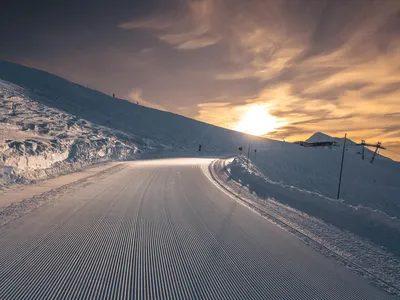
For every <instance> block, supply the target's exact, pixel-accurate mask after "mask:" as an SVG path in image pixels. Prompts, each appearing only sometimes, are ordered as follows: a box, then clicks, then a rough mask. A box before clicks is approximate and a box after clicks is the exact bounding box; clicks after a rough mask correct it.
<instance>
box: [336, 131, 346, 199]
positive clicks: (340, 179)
mask: <svg viewBox="0 0 400 300" xmlns="http://www.w3.org/2000/svg"><path fill="white" fill-rule="evenodd" d="M346 139H347V133H345V135H344V142H343V152H342V163H341V165H340V175H339V186H338V191H337V199H339V196H340V185H341V183H342V173H343V162H344V151H345V149H346Z"/></svg>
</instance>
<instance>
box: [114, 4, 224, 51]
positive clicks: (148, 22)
mask: <svg viewBox="0 0 400 300" xmlns="http://www.w3.org/2000/svg"><path fill="white" fill-rule="evenodd" d="M216 2H217V1H214V0H187V1H184V3H185V6H184V7H185V11H184V12H183V14H184V17H183V18H177V16H176V15H169V16H158V17H151V18H148V19H141V20H132V21H129V22H124V23H121V24H119V25H118V27H119V28H121V29H152V30H156V31H162V32H161V33H158V32H157V33H156V35H157V37H158V38H159V39H160V40H161V41H164V42H166V43H168V44H170V45H172V46H174V47H175V48H176V49H181V50H194V49H200V48H204V47H208V46H211V45H214V44H216V43H218V42H219V41H220V39H221V36H220V35H218V34H216V33H215V32H213V31H212V28H213V26H212V21H213V14H214V12H215V6H216ZM178 14H179V13H178Z"/></svg>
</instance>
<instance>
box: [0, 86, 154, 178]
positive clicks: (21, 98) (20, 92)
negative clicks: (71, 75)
mask: <svg viewBox="0 0 400 300" xmlns="http://www.w3.org/2000/svg"><path fill="white" fill-rule="evenodd" d="M0 136H1V139H0V157H1V161H0V186H1V185H7V184H9V183H13V182H22V183H23V182H32V181H35V180H39V179H44V178H48V177H50V176H54V175H60V174H63V173H67V172H71V171H73V170H76V169H80V168H82V167H83V166H85V165H88V164H93V163H96V162H101V161H108V160H123V159H132V158H134V157H136V156H137V155H138V154H139V153H140V148H139V145H138V144H137V143H136V142H135V141H136V140H135V138H134V137H132V136H129V135H126V134H121V133H118V132H117V131H113V130H111V129H109V128H105V127H103V126H100V125H97V124H93V123H91V122H89V121H87V120H83V119H78V118H77V117H75V116H73V115H70V114H68V113H65V112H63V111H60V110H57V109H54V108H50V107H47V106H46V105H42V104H40V103H38V102H36V101H33V100H32V99H31V98H30V96H29V94H28V93H27V91H26V90H24V89H23V88H21V87H18V86H15V85H13V84H10V83H8V82H5V81H1V80H0ZM146 146H147V145H146V144H144V143H142V144H140V147H141V148H143V149H144V148H145V147H146Z"/></svg>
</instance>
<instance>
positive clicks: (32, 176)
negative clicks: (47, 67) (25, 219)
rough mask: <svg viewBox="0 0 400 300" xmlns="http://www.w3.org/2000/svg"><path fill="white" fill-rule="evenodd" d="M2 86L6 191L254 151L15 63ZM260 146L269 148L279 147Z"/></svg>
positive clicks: (204, 127)
mask: <svg viewBox="0 0 400 300" xmlns="http://www.w3.org/2000/svg"><path fill="white" fill-rule="evenodd" d="M0 80H1V81H0V133H1V140H0V143H1V144H0V155H2V162H0V174H2V176H1V178H0V185H1V184H3V185H4V184H7V183H9V182H15V181H18V182H30V181H32V180H37V179H41V178H47V177H49V176H51V175H57V174H60V173H65V172H68V171H70V170H73V169H76V168H80V167H81V166H82V165H86V164H91V163H95V162H99V161H109V160H121V159H123V160H126V159H137V158H138V157H139V156H140V157H141V158H154V157H172V156H175V157H193V156H203V157H207V156H214V157H215V156H216V155H227V154H233V153H237V152H238V150H237V149H238V148H239V146H242V147H244V146H245V145H246V144H248V139H249V137H248V136H247V135H246V134H243V133H239V132H236V131H232V130H228V129H224V128H220V127H216V126H213V125H210V124H206V123H202V122H199V121H195V120H192V119H189V118H186V117H183V116H180V115H176V114H172V113H169V112H164V111H159V110H155V109H151V108H147V107H143V106H140V105H136V104H133V103H131V102H128V101H124V100H122V99H116V98H113V97H110V96H108V95H105V94H103V93H100V92H98V91H95V90H92V89H89V88H86V87H83V86H81V85H78V84H74V83H72V82H69V81H67V80H65V79H62V78H60V77H57V76H55V75H52V74H49V73H46V72H43V71H39V70H35V69H31V68H27V67H23V66H20V65H16V64H13V63H8V62H0ZM13 104H14V105H16V106H14V107H15V111H14V112H13ZM252 140H253V142H256V143H258V144H259V145H260V147H261V148H262V147H271V146H273V145H276V144H279V142H277V141H273V140H268V139H263V138H256V137H253V138H252ZM199 144H201V145H202V151H201V153H198V151H197V150H198V145H199Z"/></svg>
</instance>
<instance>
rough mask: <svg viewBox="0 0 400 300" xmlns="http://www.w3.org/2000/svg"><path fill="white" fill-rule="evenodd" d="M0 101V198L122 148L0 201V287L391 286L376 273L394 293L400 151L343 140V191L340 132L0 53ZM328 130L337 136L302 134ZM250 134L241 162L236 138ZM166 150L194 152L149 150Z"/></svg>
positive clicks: (150, 293)
mask: <svg viewBox="0 0 400 300" xmlns="http://www.w3.org/2000/svg"><path fill="white" fill-rule="evenodd" d="M0 101H1V105H0V118H1V121H0V132H1V140H0V153H1V155H2V161H1V162H0V171H1V178H0V187H1V191H0V199H1V198H4V197H7V195H8V193H10V192H13V193H16V191H18V190H21V191H20V193H22V194H23V192H24V184H27V183H28V184H31V185H32V184H33V186H34V185H35V183H40V182H46V180H50V179H51V178H53V179H52V180H54V181H55V186H57V180H58V179H57V176H59V175H62V174H68V173H71V172H73V171H76V170H81V169H84V168H86V167H88V166H91V165H98V164H99V163H106V162H111V161H125V162H122V163H121V164H119V165H116V166H110V167H109V168H107V166H106V165H105V167H104V168H103V167H101V168H102V169H101V170H102V171H99V173H96V174H93V175H91V176H88V177H87V178H82V179H80V180H78V181H75V182H70V183H68V184H62V183H61V182H60V183H59V186H58V187H56V188H52V189H50V190H48V191H47V192H43V193H40V194H37V195H26V198H25V199H24V200H22V201H21V202H18V203H13V204H11V205H9V206H6V207H2V206H1V205H0V219H1V220H0V221H1V222H0V241H1V243H2V245H6V247H2V250H1V252H0V257H1V258H2V259H1V268H0V269H1V270H2V272H1V273H0V291H2V292H0V296H1V297H0V298H2V297H3V296H6V297H8V298H9V297H29V298H37V299H39V298H43V297H56V296H58V297H62V298H70V299H73V298H76V297H78V298H82V297H88V298H99V297H104V298H107V297H108V298H124V297H125V298H141V299H148V298H157V297H159V298H160V297H161V298H177V299H179V298H182V299H196V298H198V299H204V298H212V299H216V298H226V299H233V298H236V299H244V298H247V299H251V298H255V299H260V298H264V299H265V297H267V298H268V299H313V298H315V299H337V298H338V297H339V295H341V296H340V297H341V299H380V298H381V297H382V299H385V298H386V296H385V294H381V293H379V292H377V290H376V289H375V288H371V286H378V287H379V289H381V290H384V291H385V292H386V293H387V295H389V294H391V295H395V296H398V297H400V292H399V289H400V286H399V282H400V277H399V276H400V275H399V272H398V270H399V269H400V261H399V253H400V249H399V248H398V245H400V238H399V237H400V223H399V217H400V211H399V207H400V205H399V199H400V182H399V180H400V168H399V166H400V164H399V163H397V162H394V161H392V160H390V159H387V158H385V157H384V156H381V155H379V154H378V155H377V158H376V160H375V162H374V164H370V163H369V159H370V157H371V155H372V152H371V151H369V150H367V151H366V158H365V160H361V157H360V155H359V154H357V152H359V147H358V146H356V145H355V143H354V142H352V141H349V144H348V145H349V146H348V149H347V151H346V155H345V167H344V173H343V185H342V192H341V196H340V199H339V200H337V199H335V191H336V188H337V180H338V173H339V165H340V157H341V145H340V143H341V140H340V139H336V140H335V141H337V142H338V143H339V146H338V147H333V148H332V149H329V148H321V149H310V148H303V147H301V146H299V145H294V144H290V143H283V142H279V141H274V140H269V139H263V138H257V137H249V136H247V135H245V134H242V133H238V132H234V131H230V130H227V129H223V128H219V127H216V126H212V125H208V124H205V123H202V122H198V121H195V120H191V119H188V118H185V117H181V116H179V115H175V114H171V113H167V112H162V111H157V110H154V109H150V108H146V107H142V106H138V105H136V104H132V103H129V102H127V101H124V100H121V99H115V98H113V97H110V96H107V95H104V94H101V93H99V92H97V91H94V90H90V89H87V88H85V87H82V86H79V85H75V84H73V83H71V82H68V81H66V80H64V79H62V78H59V77H57V76H54V75H51V74H48V73H45V72H42V71H38V70H33V69H29V68H25V67H22V66H18V65H15V64H11V63H6V62H0ZM111 107H112V108H113V110H111ZM110 112H112V113H110ZM321 138H322V139H324V141H325V140H326V139H334V138H331V137H329V136H326V135H323V134H321V133H318V134H316V135H314V136H313V137H311V139H310V141H320V140H321ZM249 142H250V145H251V148H250V150H251V151H250V153H251V156H250V161H247V158H246V157H244V156H243V155H238V150H237V149H238V147H240V146H241V147H243V148H244V151H243V152H244V153H246V151H247V149H246V148H247V145H248V144H249ZM199 144H201V145H202V146H203V147H202V148H203V151H202V152H201V153H199V152H198V151H197V149H198V145H199ZM254 149H257V153H256V154H255V153H254V152H253V150H254ZM166 157H188V159H186V160H184V159H183V160H182V159H181V160H180V159H177V160H171V159H168V160H159V159H158V160H154V159H155V158H166ZM190 157H198V158H197V159H194V160H191V159H189V158H190ZM199 157H200V158H199ZM204 157H210V159H205V158H204ZM217 157H219V158H222V157H230V158H229V159H219V160H215V158H217ZM138 159H145V161H143V162H142V163H140V162H139V161H138V162H137V163H132V162H129V161H135V160H138ZM201 170H202V172H201ZM160 173H161V174H162V175H160ZM204 175H206V176H205V177H204ZM205 178H208V179H207V183H206V182H205V181H203V180H204V179H205ZM199 182H200V183H201V184H199ZM28 186H29V185H28ZM214 190H217V191H218V192H216V191H214ZM222 195H225V196H222ZM219 197H222V198H221V200H218V199H219ZM225 197H226V198H225ZM134 199H135V201H133V200H134ZM136 199H139V200H140V199H141V200H140V201H138V202H137V200H136ZM152 199H158V200H157V201H156V202H152V201H153V200H152ZM163 199H164V200H163ZM205 203H208V204H205ZM235 203H237V204H243V205H239V206H237V205H236V204H235ZM0 204H1V201H0ZM179 206H180V207H181V208H178V207H179ZM238 207H240V208H238ZM216 208H218V209H219V210H218V209H217V211H219V213H217V215H218V216H217V215H214V216H213V217H209V216H208V215H209V214H210V215H213V213H212V211H213V210H214V209H216ZM249 208H250V209H249ZM243 209H245V210H243ZM246 211H248V212H250V213H251V214H248V213H247V212H246ZM243 216H246V217H245V218H243ZM253 218H254V219H253ZM258 218H261V219H262V220H263V221H260V219H258ZM43 220H46V222H45V223H43ZM194 220H197V221H196V222H195V221H194ZM246 220H247V221H246ZM260 222H261V223H262V225H260V224H261V223H260ZM265 222H266V223H265ZM259 223H260V224H259ZM32 224H34V226H31V225H32ZM256 224H259V225H256ZM266 224H271V225H266ZM276 225H278V227H277V226H276ZM160 226H161V227H160ZM258 226H261V227H262V228H261V227H258ZM263 226H266V227H263ZM200 228H202V229H200ZM234 228H236V230H238V229H239V233H233V232H234ZM274 228H279V229H274ZM232 230H233V231H232ZM253 231H255V232H256V233H257V234H256V233H251V232H253ZM235 232H236V231H235ZM283 232H286V233H283ZM232 234H233V235H232ZM291 236H295V240H296V242H294V241H293V240H292V239H293V237H291ZM243 243H248V244H249V245H252V248H251V247H250V246H244V245H243ZM285 243H288V244H285ZM287 246H289V249H288V248H287ZM249 247H250V248H249ZM290 247H293V249H290ZM202 249H203V250H204V251H201V250H202ZM255 249H258V250H255ZM307 249H309V250H307ZM296 251H298V252H299V254H294V252H296ZM307 251H308V252H307ZM111 254H112V255H111ZM243 255H249V257H247V258H246V259H244V258H243ZM48 257H50V258H51V259H48ZM327 257H328V258H327ZM210 259H211V260H212V264H210ZM302 260H304V261H302ZM314 260H315V261H314ZM313 264H315V266H313ZM322 266H323V267H324V268H326V270H324V269H323V267H322ZM271 268H273V269H274V268H276V270H275V269H274V270H275V271H271ZM301 268H304V269H303V270H301ZM310 268H311V269H310ZM332 268H333V269H332ZM107 270H110V271H109V272H108V271H107ZM129 270H131V271H129ZM167 270H168V271H167ZM239 270H242V271H240V272H239ZM285 270H286V271H285ZM132 272H133V273H132ZM167 272H170V273H167ZM271 272H272V273H271ZM291 272H294V275H293V276H295V275H296V276H298V277H300V278H302V277H304V279H299V278H297V279H296V278H295V277H296V276H295V277H293V276H292V275H290V274H291ZM296 272H297V273H296ZM307 272H308V273H311V275H305V273H307ZM332 272H333V273H335V274H336V275H335V276H339V277H335V276H334V275H333V273H332ZM336 272H337V273H336ZM229 273H231V274H236V275H235V276H236V277H229ZM253 273H254V274H253ZM303 273H304V274H303ZM238 274H240V275H238ZM329 274H330V275H329ZM263 275H264V277H263ZM360 275H361V276H360ZM232 276H233V275H232ZM282 276H283V277H282ZM321 276H322V277H321ZM332 276H334V277H332ZM318 277H321V278H318ZM362 277H364V278H362ZM188 278H189V280H188ZM288 278H290V280H289V279H288ZM338 278H340V279H338ZM358 278H360V279H358ZM286 281H288V282H287V283H286ZM291 281H292V283H293V287H292V290H290V282H291ZM11 282H15V283H13V284H12V283H11ZM40 282H46V284H42V285H40V284H39V283H40ZM365 282H369V283H372V285H368V284H365ZM352 284H353V285H354V286H353V288H354V289H355V291H351V286H352ZM205 285H206V286H207V288H204V290H202V288H199V287H204V286H205ZM317 285H320V286H319V287H317ZM307 287H308V289H307ZM339 287H340V288H339ZM18 289H19V290H18ZM324 289H325V294H324V293H323V290H324ZM364 289H365V290H364ZM339 290H341V291H339ZM363 290H364V291H363ZM2 293H3V294H2ZM368 297H369V298H368Z"/></svg>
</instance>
